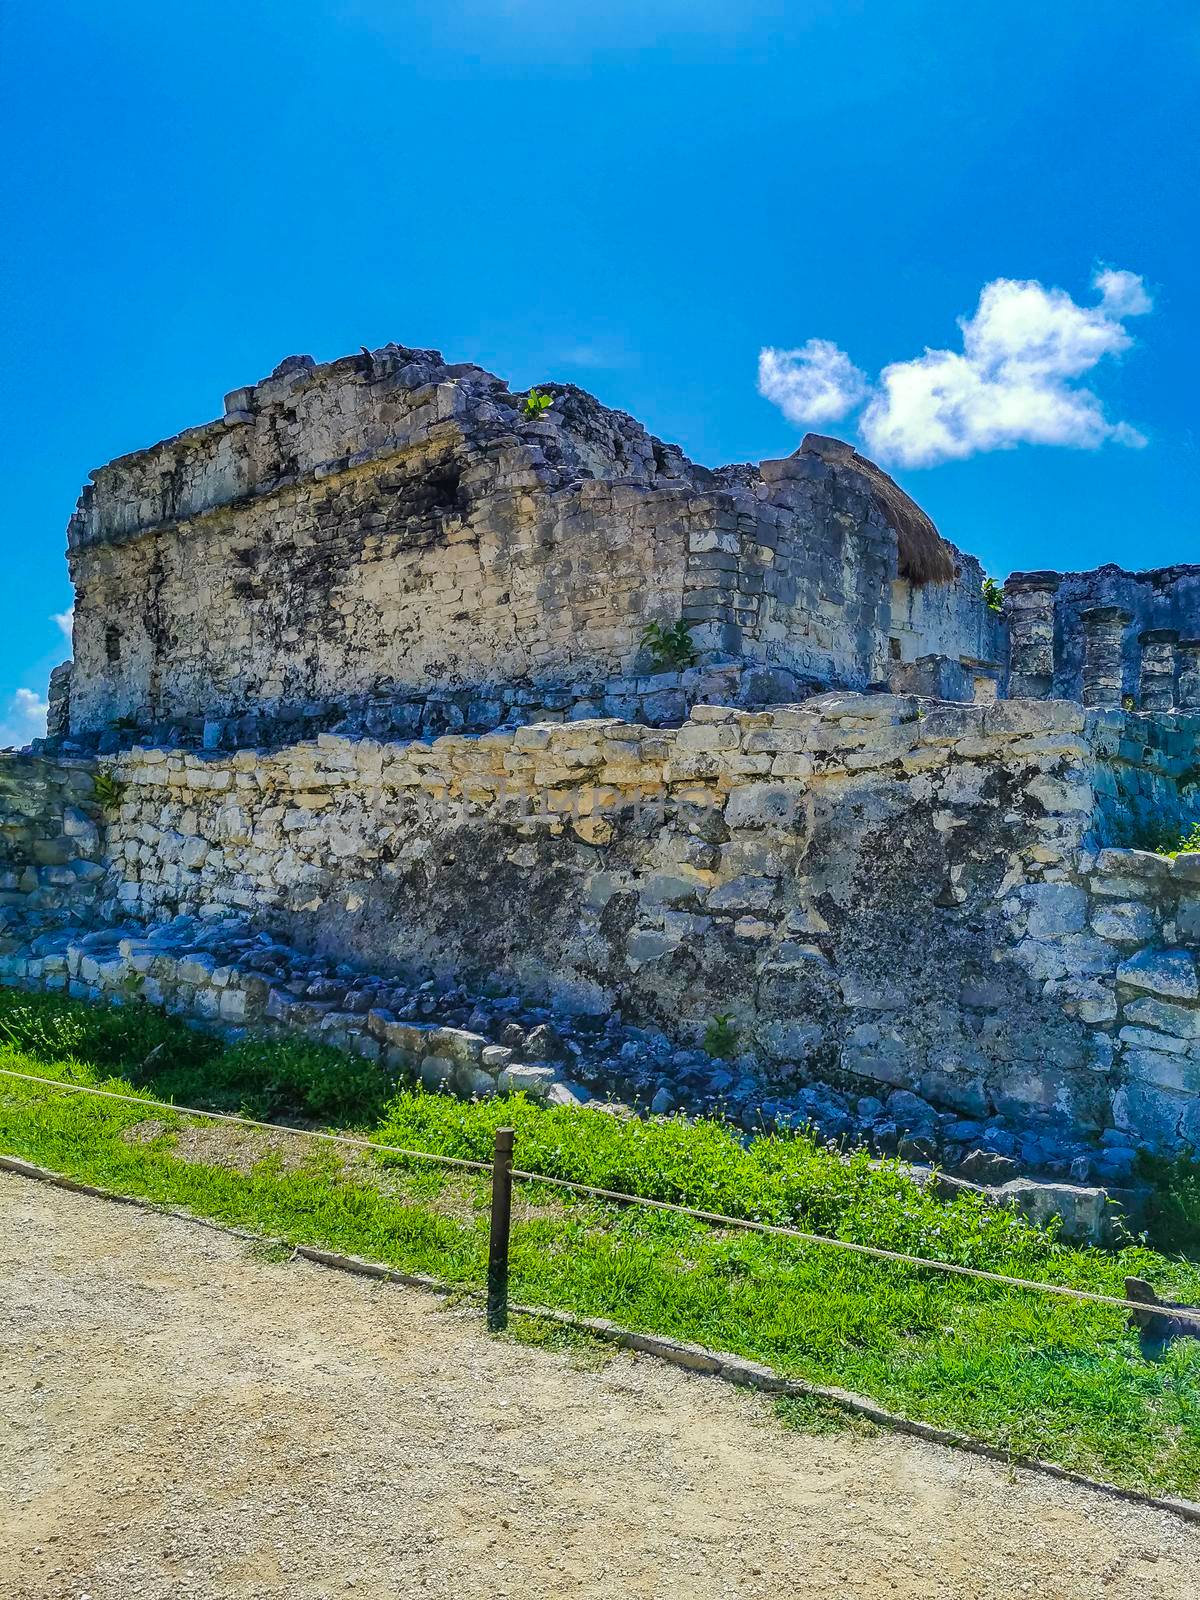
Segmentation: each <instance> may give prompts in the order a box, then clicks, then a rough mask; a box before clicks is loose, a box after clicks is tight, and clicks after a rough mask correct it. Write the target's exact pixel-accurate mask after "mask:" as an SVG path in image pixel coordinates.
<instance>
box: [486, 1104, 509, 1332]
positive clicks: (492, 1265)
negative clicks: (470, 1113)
mask: <svg viewBox="0 0 1200 1600" xmlns="http://www.w3.org/2000/svg"><path fill="white" fill-rule="evenodd" d="M512 1169H513V1130H512V1129H511V1128H497V1129H496V1145H495V1150H494V1153H493V1155H492V1223H491V1229H490V1232H489V1234H488V1281H487V1325H488V1332H489V1333H503V1332H504V1330H505V1328H507V1327H508V1235H509V1228H510V1224H511V1221H512Z"/></svg>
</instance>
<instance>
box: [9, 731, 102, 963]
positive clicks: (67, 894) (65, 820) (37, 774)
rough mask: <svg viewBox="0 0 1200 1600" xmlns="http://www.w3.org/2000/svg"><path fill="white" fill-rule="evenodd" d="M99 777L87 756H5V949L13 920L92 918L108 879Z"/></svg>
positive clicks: (22, 923) (20, 922) (26, 924)
mask: <svg viewBox="0 0 1200 1600" xmlns="http://www.w3.org/2000/svg"><path fill="white" fill-rule="evenodd" d="M93 775H94V768H93V767H92V766H91V765H90V764H89V763H87V762H84V761H70V760H65V761H63V760H60V761H52V760H46V759H44V758H41V757H37V756H27V755H19V754H11V753H7V752H6V753H4V754H3V755H0V948H2V947H3V943H4V938H5V933H6V930H7V929H8V928H9V927H10V926H13V927H15V926H17V925H20V926H21V927H22V929H23V930H27V929H28V927H29V926H30V925H31V924H33V925H36V924H37V923H38V922H39V920H45V921H47V922H49V921H53V920H55V918H56V917H57V916H59V915H66V914H69V915H70V916H72V917H74V918H78V919H80V920H84V919H85V918H86V915H87V913H88V911H89V909H90V906H91V903H92V902H93V901H94V899H95V895H96V890H97V888H98V886H99V883H100V881H101V880H102V879H103V877H104V868H103V867H102V866H101V865H100V862H101V860H102V849H103V832H102V830H103V821H104V818H103V811H102V809H101V807H100V805H99V803H98V801H97V799H96V796H95V793H94V787H93Z"/></svg>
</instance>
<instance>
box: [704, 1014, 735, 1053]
mask: <svg viewBox="0 0 1200 1600" xmlns="http://www.w3.org/2000/svg"><path fill="white" fill-rule="evenodd" d="M737 1043H738V1031H737V1029H736V1028H735V1027H734V1025H733V1012H732V1011H721V1012H718V1014H717V1015H716V1016H715V1017H713V1019H712V1021H711V1022H710V1023H709V1025H708V1027H707V1028H705V1030H704V1048H705V1049H706V1050H707V1051H708V1053H709V1055H710V1056H717V1057H719V1058H720V1059H721V1060H722V1061H728V1060H729V1058H730V1057H731V1056H732V1055H734V1054H735V1053H736V1051H737Z"/></svg>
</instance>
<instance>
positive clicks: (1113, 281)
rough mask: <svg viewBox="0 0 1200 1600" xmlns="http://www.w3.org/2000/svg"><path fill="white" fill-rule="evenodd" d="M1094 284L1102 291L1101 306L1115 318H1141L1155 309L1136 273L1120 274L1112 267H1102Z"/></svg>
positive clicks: (1094, 279)
mask: <svg viewBox="0 0 1200 1600" xmlns="http://www.w3.org/2000/svg"><path fill="white" fill-rule="evenodd" d="M1092 282H1093V283H1094V284H1095V286H1096V288H1097V289H1099V291H1100V301H1101V304H1102V305H1103V306H1104V308H1105V310H1106V311H1108V312H1110V313H1111V314H1112V315H1113V316H1114V317H1141V316H1144V315H1145V314H1146V312H1147V311H1153V309H1154V301H1153V300H1151V298H1150V296H1149V294H1148V293H1147V292H1146V285H1145V284H1144V283H1143V282H1142V279H1141V277H1140V275H1139V274H1138V273H1136V272H1118V271H1116V270H1115V269H1114V268H1112V267H1101V268H1100V269H1099V270H1098V271H1097V272H1096V273H1095V274H1094V276H1093V278H1092Z"/></svg>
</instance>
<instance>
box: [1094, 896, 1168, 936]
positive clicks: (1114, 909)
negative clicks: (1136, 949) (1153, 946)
mask: <svg viewBox="0 0 1200 1600" xmlns="http://www.w3.org/2000/svg"><path fill="white" fill-rule="evenodd" d="M1088 921H1089V923H1090V925H1091V928H1092V931H1093V932H1094V933H1096V934H1099V936H1100V938H1102V939H1111V940H1112V941H1113V943H1114V944H1138V945H1141V944H1146V943H1148V941H1149V940H1151V939H1153V938H1154V936H1155V935H1156V934H1157V933H1158V931H1159V928H1158V919H1157V918H1156V917H1155V916H1154V914H1153V912H1152V911H1151V910H1150V909H1149V907H1147V906H1144V905H1141V904H1140V903H1139V902H1138V901H1136V900H1122V901H1117V902H1115V903H1109V904H1101V905H1098V906H1095V907H1093V909H1092V912H1091V915H1090V917H1089V918H1088Z"/></svg>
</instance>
